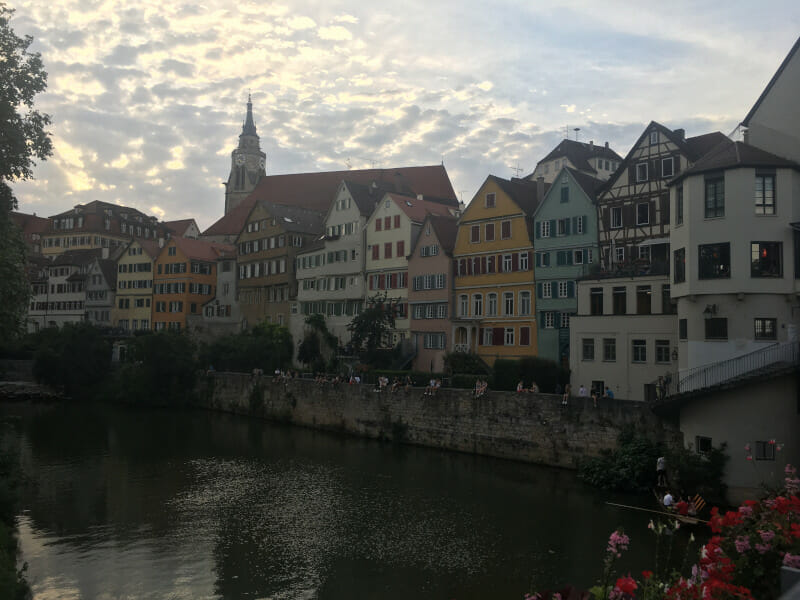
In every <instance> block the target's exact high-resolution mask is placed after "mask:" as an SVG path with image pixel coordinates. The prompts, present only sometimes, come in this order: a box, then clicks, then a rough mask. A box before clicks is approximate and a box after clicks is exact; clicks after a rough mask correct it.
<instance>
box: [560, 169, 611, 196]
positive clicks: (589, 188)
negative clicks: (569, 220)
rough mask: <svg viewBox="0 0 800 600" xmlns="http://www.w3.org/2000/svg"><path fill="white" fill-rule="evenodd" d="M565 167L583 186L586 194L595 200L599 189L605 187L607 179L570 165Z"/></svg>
mask: <svg viewBox="0 0 800 600" xmlns="http://www.w3.org/2000/svg"><path fill="white" fill-rule="evenodd" d="M565 168H566V170H567V171H569V173H570V175H572V177H573V178H574V179H575V182H576V183H577V184H578V185H579V186H580V187H581V189H582V190H583V192H584V193H585V194H586V196H587V197H588V198H589V199H590V200H592V201H594V200H595V199H596V198H597V192H598V190H599V189H600V188H602V187H603V185H604V184H605V181H604V180H602V179H598V178H597V177H592V176H591V175H589V174H587V173H583V172H582V171H578V170H576V169H573V168H570V167H565Z"/></svg>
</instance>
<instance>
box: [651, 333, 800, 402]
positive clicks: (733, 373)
mask: <svg viewBox="0 0 800 600" xmlns="http://www.w3.org/2000/svg"><path fill="white" fill-rule="evenodd" d="M798 362H800V343H798V342H786V343H783V344H773V345H771V346H767V347H766V348H761V349H759V350H754V351H753V352H749V353H748V354H743V355H741V356H737V357H736V358H730V359H728V360H723V361H720V362H716V363H712V364H710V365H704V366H702V367H695V368H694V369H689V370H688V371H685V372H683V373H673V374H671V376H669V377H668V378H667V380H666V381H667V382H666V384H665V390H664V393H665V395H666V396H676V395H678V394H685V393H687V392H694V391H697V390H702V389H706V388H711V387H714V386H718V385H721V384H723V383H730V382H733V381H735V380H740V379H746V378H749V377H754V376H756V375H758V374H760V373H761V372H766V371H768V370H770V369H773V368H777V367H780V366H782V365H785V366H787V367H788V366H792V365H797V364H798Z"/></svg>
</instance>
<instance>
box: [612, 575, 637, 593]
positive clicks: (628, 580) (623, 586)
mask: <svg viewBox="0 0 800 600" xmlns="http://www.w3.org/2000/svg"><path fill="white" fill-rule="evenodd" d="M615 587H616V588H617V589H618V590H619V591H620V592H622V593H623V594H628V595H630V596H633V593H634V592H635V591H636V588H638V587H639V586H638V585H637V584H636V580H635V579H633V578H632V577H631V576H630V574H628V576H627V577H620V578H619V579H617V583H616V586H615Z"/></svg>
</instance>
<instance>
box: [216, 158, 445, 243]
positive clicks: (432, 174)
mask: <svg viewBox="0 0 800 600" xmlns="http://www.w3.org/2000/svg"><path fill="white" fill-rule="evenodd" d="M343 180H346V181H353V182H356V183H360V184H362V185H370V184H372V182H376V183H378V184H379V185H386V186H390V187H391V189H392V190H393V191H395V192H401V193H402V192H405V193H412V194H423V195H424V196H434V197H437V198H446V199H449V200H451V201H452V202H453V203H454V205H456V206H457V205H458V199H457V198H456V194H455V192H454V191H453V185H452V184H451V183H450V178H449V177H448V175H447V171H446V170H445V168H444V165H432V166H424V167H399V168H395V169H359V170H352V171H324V172H319V173H291V174H287V175H266V176H262V177H261V179H260V180H259V181H258V184H257V185H256V188H255V189H254V190H253V191H252V192H251V193H250V195H248V196H247V198H245V199H244V200H242V202H241V203H240V204H239V206H237V207H236V208H235V209H233V210H232V211H231V212H229V213H228V214H227V215H225V216H223V217H222V218H221V219H219V220H218V221H217V222H216V223H214V224H213V225H211V227H209V228H208V229H206V230H205V231H204V232H203V235H238V234H239V233H240V232H241V230H242V228H243V227H244V224H245V222H246V220H247V215H248V214H250V210H251V209H252V208H253V206H255V203H256V201H258V200H264V201H267V202H275V203H280V204H283V205H291V206H301V207H303V208H307V209H309V210H316V211H319V212H326V211H327V210H328V207H329V206H330V204H331V202H332V201H333V198H334V197H335V194H336V190H337V189H338V186H339V184H340V183H341V182H342V181H343Z"/></svg>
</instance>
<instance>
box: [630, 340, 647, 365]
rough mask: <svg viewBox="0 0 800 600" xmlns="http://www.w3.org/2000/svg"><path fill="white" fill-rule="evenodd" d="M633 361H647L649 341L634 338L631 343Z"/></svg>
mask: <svg viewBox="0 0 800 600" xmlns="http://www.w3.org/2000/svg"><path fill="white" fill-rule="evenodd" d="M631 356H632V361H633V362H635V363H646V362H647V341H646V340H633V341H632V343H631Z"/></svg>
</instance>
